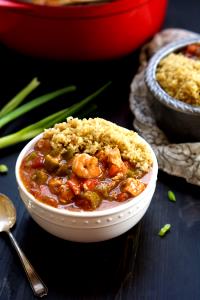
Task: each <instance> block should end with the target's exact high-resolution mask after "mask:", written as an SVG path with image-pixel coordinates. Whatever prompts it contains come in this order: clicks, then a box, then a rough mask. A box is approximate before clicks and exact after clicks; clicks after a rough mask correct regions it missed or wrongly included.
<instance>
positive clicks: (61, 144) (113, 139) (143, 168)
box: [44, 117, 152, 174]
mask: <svg viewBox="0 0 200 300" xmlns="http://www.w3.org/2000/svg"><path fill="white" fill-rule="evenodd" d="M44 138H49V139H50V140H51V146H52V148H53V149H55V150H57V151H60V153H64V152H65V151H69V150H70V151H73V152H74V153H83V152H85V153H88V154H91V155H93V154H95V153H96V152H97V151H99V150H107V149H110V148H115V147H118V149H119V151H120V153H121V156H122V158H123V159H125V160H128V161H130V162H131V163H132V164H134V165H135V167H136V169H138V171H139V173H141V174H144V173H147V172H148V171H149V170H150V168H151V166H152V155H151V152H150V150H149V148H148V147H147V145H146V144H145V143H144V142H143V140H142V139H141V138H140V137H139V136H138V134H137V133H136V132H134V131H132V130H128V129H126V128H123V127H120V126H118V125H116V124H114V123H112V122H109V121H106V120H104V119H101V118H94V119H92V118H89V119H83V120H80V119H78V118H72V117H70V118H68V119H67V122H63V123H60V124H56V125H55V126H54V128H50V129H47V130H45V132H44Z"/></svg>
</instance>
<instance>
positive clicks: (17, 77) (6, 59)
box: [0, 0, 200, 300]
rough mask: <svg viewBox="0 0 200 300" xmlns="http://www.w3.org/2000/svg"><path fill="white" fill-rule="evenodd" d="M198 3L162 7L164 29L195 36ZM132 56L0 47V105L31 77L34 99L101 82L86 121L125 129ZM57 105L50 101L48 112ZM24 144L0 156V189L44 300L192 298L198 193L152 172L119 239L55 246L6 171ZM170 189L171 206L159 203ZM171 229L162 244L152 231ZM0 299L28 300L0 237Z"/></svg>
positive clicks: (197, 278) (198, 245) (198, 293)
mask: <svg viewBox="0 0 200 300" xmlns="http://www.w3.org/2000/svg"><path fill="white" fill-rule="evenodd" d="M199 12H200V2H198V1H197V0H190V1H181V0H171V1H169V5H168V10H167V16H166V20H165V23H164V26H163V27H165V28H167V27H176V28H185V29H189V30H193V31H196V32H200V19H199ZM139 50H140V49H138V50H136V51H135V52H134V53H132V54H131V55H129V56H128V57H125V58H123V59H120V60H115V61H109V62H100V63H81V64H80V63H79V64H69V63H68V64H63V63H58V62H49V61H46V62H44V61H39V60H34V59H30V58H28V57H24V56H22V55H19V54H17V53H15V52H14V51H12V50H9V49H7V48H6V47H4V46H3V45H1V46H0V53H1V56H0V59H1V64H0V79H1V81H0V105H3V103H4V102H6V101H7V100H8V99H10V98H11V97H12V96H13V95H15V94H16V92H17V91H18V90H19V89H21V88H22V87H23V86H25V85H26V84H27V82H29V81H30V80H31V79H32V78H33V77H34V76H37V77H38V78H39V80H40V81H41V82H42V85H41V87H40V88H39V89H40V93H42V92H47V91H50V90H51V89H52V90H53V89H55V88H60V87H62V86H65V85H68V84H76V85H77V87H78V91H77V93H76V94H74V95H75V96H74V95H73V96H72V95H70V96H69V98H68V100H67V101H69V103H73V102H74V101H78V100H79V99H82V98H83V97H84V96H85V95H88V94H89V93H91V92H92V91H94V90H95V89H96V88H98V87H100V86H101V85H102V84H104V83H105V82H107V81H108V80H111V81H112V85H111V86H110V87H109V89H108V90H107V91H106V92H104V94H103V95H102V96H101V97H99V98H98V100H97V103H98V110H97V112H95V113H93V116H95V115H98V116H99V117H104V118H107V119H109V120H111V121H114V122H116V123H118V124H119V125H123V126H125V127H128V128H132V120H133V116H132V114H131V112H130V110H129V103H128V97H129V89H130V88H129V86H130V83H131V80H132V78H133V76H134V74H135V72H136V70H137V68H138V55H139ZM62 106H63V101H56V103H55V102H52V103H51V104H49V105H48V111H49V112H51V111H52V112H53V111H54V110H55V108H56V109H59V108H61V107H62ZM45 114H46V111H44V110H42V109H39V110H37V113H35V114H33V113H30V114H28V115H27V116H26V118H20V120H17V121H15V122H13V123H12V124H11V125H9V126H7V127H6V128H5V129H4V130H3V131H2V132H1V134H2V135H4V134H7V133H9V132H11V131H16V130H17V129H19V128H21V127H22V126H25V125H26V124H28V123H29V124H30V123H31V122H34V121H36V120H38V119H39V118H40V117H42V116H44V115H45ZM23 146H24V144H23V143H22V144H20V145H17V146H14V147H11V148H9V149H6V151H5V150H4V151H1V152H0V163H6V164H7V165H8V167H9V172H8V174H7V175H5V176H0V191H1V192H2V193H5V194H7V195H8V196H10V197H11V198H12V200H13V202H14V203H15V206H16V209H17V214H18V219H17V225H16V227H15V228H14V229H13V234H14V236H15V237H16V239H17V240H18V242H19V244H20V245H21V247H22V248H23V250H24V252H25V253H26V254H27V256H28V258H29V259H30V261H31V262H32V264H33V265H34V266H35V268H36V269H37V271H38V273H39V274H40V275H41V277H42V278H43V280H44V281H45V283H46V284H47V286H48V287H49V294H48V296H47V299H51V300H54V299H56V300H57V299H59V300H62V299H117V300H118V299H123V300H124V299H136V300H138V299H152V300H154V299H159V300H160V299H161V300H167V299H176V300H179V299H181V300H182V299H183V300H184V299H186V300H187V299H200V267H199V263H200V239H199V237H200V222H199V220H200V201H199V198H200V197H199V195H200V189H199V188H198V187H196V186H193V185H190V184H187V183H186V182H185V181H184V180H182V179H179V178H176V177H172V176H170V175H166V174H164V173H163V172H159V177H158V184H157V188H156V192H155V195H154V197H153V200H152V203H151V206H150V208H149V210H148V212H147V213H146V215H145V217H144V218H143V219H142V221H141V222H140V223H139V224H138V225H137V226H135V227H134V228H133V229H131V230H130V231H129V232H127V233H125V234H124V235H122V236H120V237H118V238H115V239H113V240H111V241H106V242H102V243H97V244H95V243H94V244H77V243H72V242H67V241H63V240H60V239H57V238H56V237H53V236H51V235H50V234H48V233H46V232H44V231H43V230H42V229H41V228H39V226H38V225H37V224H36V223H35V222H34V221H33V220H32V219H31V218H30V217H29V215H28V213H27V212H26V211H25V208H24V206H23V204H22V202H21V201H20V198H19V195H18V191H17V186H16V181H15V176H14V167H15V162H16V158H17V155H18V153H19V151H20V150H21V149H22V147H23ZM169 189H171V190H173V191H174V192H175V194H176V197H177V202H176V203H171V202H169V201H168V199H167V191H168V190H169ZM165 223H171V225H172V230H171V232H170V233H169V234H168V235H167V236H166V237H165V238H163V239H161V238H160V237H158V235H157V232H158V230H159V229H160V227H162V226H163V224H165ZM0 299H1V300H15V299H16V300H21V299H28V300H29V299H34V296H33V294H32V291H31V289H30V287H29V283H28V281H27V279H26V277H25V274H24V272H23V270H22V267H21V265H20V262H19V260H18V258H17V256H16V254H15V252H14V250H13V249H12V248H11V245H10V243H9V240H8V239H7V237H6V236H5V235H4V234H2V236H1V239H0Z"/></svg>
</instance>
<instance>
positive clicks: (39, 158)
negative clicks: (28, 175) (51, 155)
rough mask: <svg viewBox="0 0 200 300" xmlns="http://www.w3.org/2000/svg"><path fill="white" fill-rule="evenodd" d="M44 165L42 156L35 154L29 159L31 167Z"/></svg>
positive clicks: (36, 167)
mask: <svg viewBox="0 0 200 300" xmlns="http://www.w3.org/2000/svg"><path fill="white" fill-rule="evenodd" d="M43 166H44V158H43V156H36V157H35V158H34V159H33V160H32V161H31V167H32V168H34V169H38V168H42V167H43Z"/></svg>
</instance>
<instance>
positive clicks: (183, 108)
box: [144, 35, 200, 115]
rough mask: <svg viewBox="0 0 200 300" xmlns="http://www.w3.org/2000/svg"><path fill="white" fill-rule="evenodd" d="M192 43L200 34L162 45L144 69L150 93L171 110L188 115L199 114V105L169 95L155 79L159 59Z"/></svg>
mask: <svg viewBox="0 0 200 300" xmlns="http://www.w3.org/2000/svg"><path fill="white" fill-rule="evenodd" d="M193 43H200V35H199V37H198V36H197V37H190V38H184V39H181V40H178V41H175V42H172V43H170V44H168V45H167V46H164V47H162V48H161V49H160V50H158V51H157V52H156V53H155V54H154V55H153V56H152V58H151V59H150V61H149V63H148V66H147V68H146V71H145V76H144V80H145V83H146V85H147V87H148V89H149V91H150V92H151V93H152V95H153V96H154V97H155V98H156V99H157V100H158V101H159V102H160V103H162V104H163V105H165V106H167V107H169V108H171V109H173V110H176V111H178V112H182V113H186V114H190V115H191V114H192V115H200V106H194V105H191V104H188V103H185V102H183V101H181V100H178V99H175V98H173V97H171V96H170V95H168V94H167V93H166V92H165V91H164V89H163V88H162V87H161V86H160V85H159V83H158V81H157V80H156V69H157V66H158V64H159V63H160V61H161V60H162V59H163V58H164V57H166V56H167V55H168V54H170V53H172V52H175V51H178V50H180V49H182V48H183V47H185V46H187V45H190V44H193Z"/></svg>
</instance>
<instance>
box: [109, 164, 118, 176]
mask: <svg viewBox="0 0 200 300" xmlns="http://www.w3.org/2000/svg"><path fill="white" fill-rule="evenodd" d="M120 171H121V169H120V168H119V167H117V166H116V165H111V167H110V169H109V172H108V174H109V176H110V177H114V176H115V175H117V173H119V172H120Z"/></svg>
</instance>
